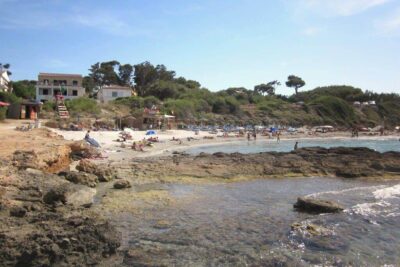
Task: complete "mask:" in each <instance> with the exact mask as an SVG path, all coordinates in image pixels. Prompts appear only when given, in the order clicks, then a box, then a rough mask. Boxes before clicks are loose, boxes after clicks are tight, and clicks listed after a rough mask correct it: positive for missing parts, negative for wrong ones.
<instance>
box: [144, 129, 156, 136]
mask: <svg viewBox="0 0 400 267" xmlns="http://www.w3.org/2000/svg"><path fill="white" fill-rule="evenodd" d="M154 134H156V131H153V130H150V131H147V132H146V135H154Z"/></svg>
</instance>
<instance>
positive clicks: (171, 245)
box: [113, 178, 400, 266]
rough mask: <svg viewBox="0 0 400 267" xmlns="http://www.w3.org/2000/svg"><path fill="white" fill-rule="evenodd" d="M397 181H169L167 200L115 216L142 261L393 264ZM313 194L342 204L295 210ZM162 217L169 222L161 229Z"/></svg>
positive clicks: (398, 229) (397, 246)
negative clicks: (319, 211)
mask: <svg viewBox="0 0 400 267" xmlns="http://www.w3.org/2000/svg"><path fill="white" fill-rule="evenodd" d="M397 184H398V182H394V181H391V182H383V183H382V182H381V183H377V182H365V181H364V182H362V181H357V180H345V179H337V178H304V179H268V180H256V181H250V182H240V183H235V184H223V185H221V184H219V185H208V186H189V185H172V186H169V187H168V189H167V190H169V192H170V193H171V194H172V195H173V196H174V197H175V198H176V202H175V203H174V204H173V205H172V206H170V207H167V208H165V207H164V208H160V209H158V208H155V209H147V210H145V211H144V212H143V213H141V214H140V215H135V216H132V215H130V214H127V213H125V214H120V215H119V216H114V217H113V220H115V223H116V224H117V225H119V230H120V231H122V232H123V236H124V237H125V239H124V240H125V242H124V244H123V247H124V248H129V249H133V250H138V251H139V252H140V254H141V260H143V259H146V260H145V262H147V263H149V264H161V265H163V264H164V265H167V266H171V265H175V266H245V265H255V266H258V265H267V266H269V265H275V266H309V265H314V264H316V265H335V266H337V265H339V266H348V265H353V266H381V265H384V264H388V265H394V266H397V265H398V264H399V263H400V224H399V219H400V206H399V205H400V186H399V185H397ZM376 192H381V193H379V194H376ZM310 194H313V195H315V194H317V195H318V197H321V198H324V199H331V200H336V201H338V202H339V203H340V204H342V205H344V206H345V207H346V210H345V212H343V213H339V214H325V215H308V214H304V213H298V212H296V211H294V210H293V203H295V202H296V199H297V197H298V196H304V195H310ZM382 196H384V197H382ZM159 221H166V222H167V225H166V226H165V227H161V229H160V227H158V226H157V225H158V223H157V222H159ZM122 222H123V223H122ZM295 222H298V223H302V224H307V223H313V224H316V225H319V226H322V227H324V228H326V231H327V234H324V235H322V236H312V235H309V234H308V233H307V232H306V231H292V230H291V224H292V223H295ZM126 263H127V265H130V264H132V265H135V264H138V263H143V261H136V260H132V259H130V261H129V260H127V261H126Z"/></svg>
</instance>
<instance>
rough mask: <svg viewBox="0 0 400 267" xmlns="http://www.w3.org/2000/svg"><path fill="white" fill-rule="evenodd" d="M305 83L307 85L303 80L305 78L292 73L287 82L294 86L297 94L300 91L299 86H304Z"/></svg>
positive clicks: (287, 84)
mask: <svg viewBox="0 0 400 267" xmlns="http://www.w3.org/2000/svg"><path fill="white" fill-rule="evenodd" d="M304 85H306V83H305V82H304V81H303V79H301V78H300V77H297V76H295V75H290V76H289V77H288V80H287V82H286V86H287V87H290V88H294V90H295V92H296V95H297V93H298V90H299V88H301V87H303V86H304Z"/></svg>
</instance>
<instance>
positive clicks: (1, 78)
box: [0, 68, 12, 92]
mask: <svg viewBox="0 0 400 267" xmlns="http://www.w3.org/2000/svg"><path fill="white" fill-rule="evenodd" d="M0 91H1V92H11V91H12V90H11V88H10V78H9V77H8V73H7V70H5V69H1V68H0Z"/></svg>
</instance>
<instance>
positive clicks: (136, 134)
mask: <svg viewBox="0 0 400 267" xmlns="http://www.w3.org/2000/svg"><path fill="white" fill-rule="evenodd" d="M51 130H52V131H54V132H56V133H57V134H60V135H62V136H63V137H64V138H65V139H66V140H71V141H78V140H83V138H84V137H85V134H86V131H62V130H55V129H51ZM126 132H129V133H130V134H131V136H132V140H127V141H126V142H124V143H123V144H122V143H121V142H116V141H115V140H117V139H118V138H119V134H120V131H97V132H95V131H92V132H90V136H91V137H92V138H94V139H95V140H96V141H97V142H99V143H100V145H101V150H102V152H103V155H104V156H106V157H107V160H105V162H107V161H108V162H110V161H111V162H115V161H118V162H120V161H124V160H128V161H130V160H132V159H134V158H138V157H152V156H156V155H160V154H170V153H171V152H173V151H182V150H185V149H188V148H191V147H195V146H204V145H210V144H224V143H228V142H229V143H232V142H247V139H246V138H245V137H240V138H237V137H230V138H222V137H217V135H215V134H209V133H208V132H202V131H200V132H199V134H198V135H195V133H194V132H193V131H187V130H168V131H157V130H156V135H146V131H132V130H129V129H128V130H126ZM205 136H212V137H213V139H204V137H205ZM149 137H158V139H159V142H157V143H154V145H153V146H151V147H149V146H146V147H145V148H144V152H140V151H134V150H132V149H131V145H132V142H133V141H140V140H143V138H146V139H147V138H149ZM173 137H175V138H178V139H180V140H181V141H182V142H177V141H171V139H172V138H173ZM188 137H193V138H195V140H191V141H189V140H187V138H188ZM348 138H350V133H348V132H335V133H329V134H316V135H313V136H310V135H307V134H288V133H284V134H283V135H282V136H281V140H282V141H283V140H285V139H297V140H301V139H348ZM393 138H395V139H398V138H399V135H398V133H396V134H394V135H390V136H360V137H359V139H393ZM257 139H258V140H269V141H271V142H274V141H275V139H269V138H268V137H266V136H261V135H258V138H257Z"/></svg>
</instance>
